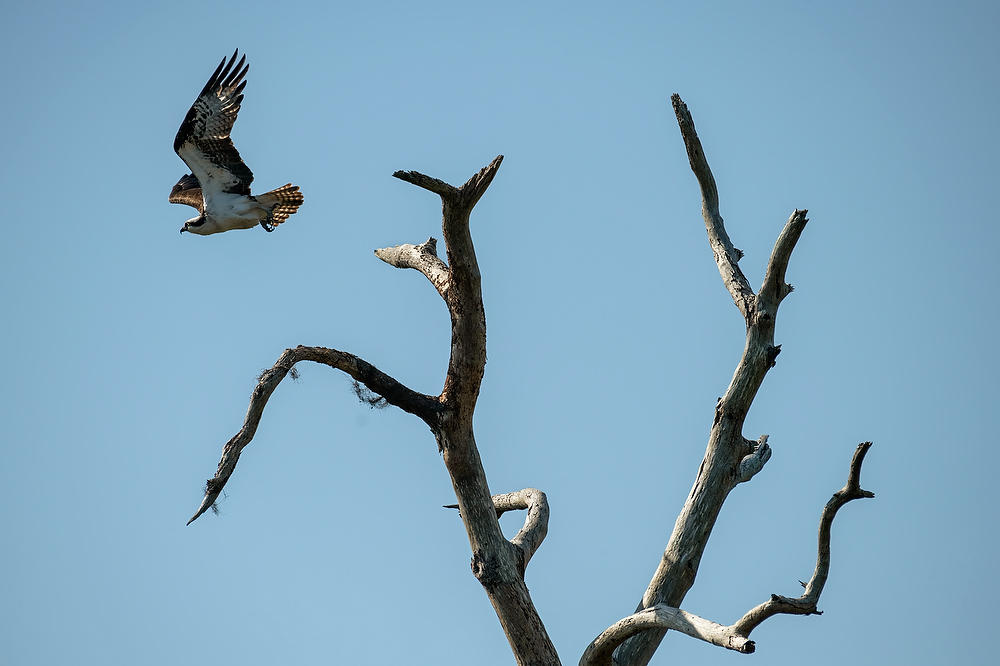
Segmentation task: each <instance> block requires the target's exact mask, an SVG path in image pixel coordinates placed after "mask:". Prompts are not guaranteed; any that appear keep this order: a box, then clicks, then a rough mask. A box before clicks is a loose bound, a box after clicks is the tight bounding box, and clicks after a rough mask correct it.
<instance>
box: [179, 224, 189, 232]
mask: <svg viewBox="0 0 1000 666" xmlns="http://www.w3.org/2000/svg"><path fill="white" fill-rule="evenodd" d="M187 230H188V225H186V224H185V225H184V226H183V227H181V231H180V232H181V233H184V232H185V231H187Z"/></svg>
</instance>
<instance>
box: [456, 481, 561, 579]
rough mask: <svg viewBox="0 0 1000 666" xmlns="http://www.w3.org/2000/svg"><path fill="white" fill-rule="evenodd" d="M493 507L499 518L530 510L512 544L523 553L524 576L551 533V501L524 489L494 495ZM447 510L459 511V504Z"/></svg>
mask: <svg viewBox="0 0 1000 666" xmlns="http://www.w3.org/2000/svg"><path fill="white" fill-rule="evenodd" d="M492 499H493V507H494V508H495V509H496V512H497V518H499V517H500V516H502V515H503V514H505V513H507V512H508V511H523V510H524V509H527V510H528V514H527V515H526V516H525V517H524V525H523V526H522V527H521V529H520V530H518V532H517V534H515V535H514V537H513V538H512V539H510V542H511V543H512V544H514V545H515V546H517V547H518V548H519V549H520V551H521V556H522V559H521V573H522V575H523V573H524V570H525V568H527V566H528V562H529V561H530V560H531V558H532V556H533V555H534V554H535V551H536V550H538V547H539V546H541V545H542V541H544V540H545V535H546V534H548V532H549V500H548V498H546V497H545V493H543V492H542V491H541V490H538V489H537V488H524V489H523V490H516V491H514V492H512V493H504V494H503V495H494V496H493V497H492ZM444 508H446V509H457V508H458V505H457V504H445V505H444Z"/></svg>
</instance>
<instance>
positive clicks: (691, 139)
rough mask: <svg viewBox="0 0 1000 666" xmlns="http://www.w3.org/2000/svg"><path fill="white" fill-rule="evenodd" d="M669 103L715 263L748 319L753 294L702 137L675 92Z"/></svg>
mask: <svg viewBox="0 0 1000 666" xmlns="http://www.w3.org/2000/svg"><path fill="white" fill-rule="evenodd" d="M670 103H671V104H672V105H673V107H674V115H676V116H677V125H678V126H679V127H680V130H681V137H683V139H684V146H685V147H686V148H687V154H688V161H689V162H690V163H691V170H692V171H693V172H694V175H695V178H697V179H698V185H699V186H700V187H701V214H702V216H703V217H704V218H705V228H706V229H707V230H708V241H709V243H710V244H711V246H712V252H713V254H715V263H716V264H718V266H719V274H720V275H721V276H722V282H723V283H724V284H725V285H726V289H728V290H729V294H730V295H731V296H732V297H733V302H734V303H736V307H738V308H739V309H740V312H742V313H743V318H744V319H747V320H748V321H749V318H750V315H751V313H752V312H753V304H754V301H755V299H756V296H755V295H754V292H753V288H752V287H751V286H750V282H749V281H748V280H747V278H746V276H745V275H743V271H742V270H740V266H739V263H738V262H739V260H740V257H742V256H743V253H742V252H740V251H739V250H737V249H736V248H735V247H733V242H732V241H731V240H729V234H728V233H726V227H725V225H724V224H723V221H722V215H721V214H719V190H718V187H716V185H715V177H714V176H713V175H712V170H711V169H710V168H709V166H708V159H706V157H705V151H704V150H703V149H702V147H701V139H699V138H698V132H696V131H695V128H694V119H693V118H692V117H691V113H690V112H689V111H688V108H687V105H686V104H685V103H684V101H683V100H682V99H681V98H680V95H678V94H677V93H674V94H673V95H671V96H670Z"/></svg>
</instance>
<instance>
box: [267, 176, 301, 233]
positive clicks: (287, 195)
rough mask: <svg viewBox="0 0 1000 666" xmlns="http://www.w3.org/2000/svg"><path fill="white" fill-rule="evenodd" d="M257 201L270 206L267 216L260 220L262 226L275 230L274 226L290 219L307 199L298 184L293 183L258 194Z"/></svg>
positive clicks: (268, 229)
mask: <svg viewBox="0 0 1000 666" xmlns="http://www.w3.org/2000/svg"><path fill="white" fill-rule="evenodd" d="M256 199H257V202H258V203H259V204H261V205H262V206H264V207H265V208H270V211H271V212H270V213H268V215H267V217H265V218H264V219H263V220H261V221H260V226H262V227H264V229H265V230H266V231H274V228H275V227H276V226H278V225H279V224H281V223H282V222H284V221H285V220H287V219H288V216H289V215H292V214H293V213H295V211H297V210H298V209H299V206H301V205H302V202H303V201H305V199H304V198H303V196H302V192H300V191H299V188H298V186H297V185H292V184H291V183H289V184H287V185H282V186H281V187H279V188H278V189H276V190H271V191H270V192H265V193H264V194H258V195H257V196H256Z"/></svg>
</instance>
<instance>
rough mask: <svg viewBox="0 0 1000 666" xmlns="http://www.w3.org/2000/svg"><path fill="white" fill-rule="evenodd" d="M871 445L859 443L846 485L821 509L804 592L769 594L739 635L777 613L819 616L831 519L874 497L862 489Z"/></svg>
mask: <svg viewBox="0 0 1000 666" xmlns="http://www.w3.org/2000/svg"><path fill="white" fill-rule="evenodd" d="M871 446H872V443H871V442H862V443H861V444H859V445H858V448H857V449H856V450H855V451H854V457H853V458H852V459H851V471H850V473H849V475H848V477H847V483H846V484H845V485H844V487H843V488H841V489H840V490H838V491H837V492H835V493H834V494H833V497H831V498H830V501H829V502H827V503H826V506H825V507H824V508H823V516H822V517H821V518H820V521H819V547H818V551H819V552H818V554H817V556H816V569H815V571H814V572H813V575H812V578H810V579H809V582H808V583H806V586H805V587H806V589H805V592H804V593H803V594H802V596H801V597H798V598H795V599H792V598H789V597H782V596H779V595H777V594H772V595H771V598H770V599H768V600H767V601H765V602H764V603H762V604H760V605H759V606H757V607H756V608H753V609H751V610H750V611H749V612H748V613H747V614H746V615H744V616H743V617H742V618H740V620H739V621H738V622H736V624H734V625H733V629H734V630H735V631H736V632H737V633H738V634H740V635H742V636H749V635H750V632H751V631H753V630H754V629H755V628H756V627H757V626H758V625H759V624H760V623H761V622H763V621H764V620H766V619H768V618H769V617H771V616H773V615H777V614H779V613H784V614H791V615H813V614H820V611H818V610H816V604H817V603H818V602H819V595H820V594H822V593H823V586H824V585H826V579H827V576H829V574H830V531H831V528H832V527H833V519H834V517H835V516H836V515H837V511H839V510H840V507H842V506H844V505H845V504H847V503H848V502H850V501H852V500H856V499H861V498H872V497H875V493H873V492H870V491H868V490H862V489H861V485H860V484H861V464H862V463H863V462H864V459H865V454H866V453H868V449H870V448H871Z"/></svg>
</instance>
